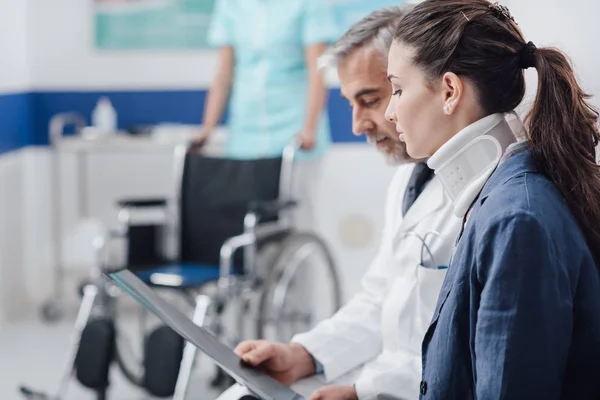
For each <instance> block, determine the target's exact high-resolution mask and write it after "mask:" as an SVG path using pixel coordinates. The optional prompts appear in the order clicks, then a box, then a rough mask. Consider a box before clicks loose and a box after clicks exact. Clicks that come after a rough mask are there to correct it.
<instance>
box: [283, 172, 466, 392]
mask: <svg viewBox="0 0 600 400" xmlns="http://www.w3.org/2000/svg"><path fill="white" fill-rule="evenodd" d="M413 169H414V164H407V165H404V166H400V167H398V172H397V173H396V174H395V176H394V178H393V179H392V182H391V183H390V186H389V188H388V194H387V200H386V205H385V222H384V232H383V237H382V243H381V247H380V249H379V252H378V254H377V256H376V257H375V259H374V260H373V262H372V264H371V266H370V267H369V270H368V272H367V273H366V275H365V276H364V277H363V280H362V290H361V291H360V292H359V293H358V294H357V295H355V296H354V297H353V298H352V299H351V300H350V301H349V302H348V303H347V304H346V305H345V306H344V307H343V308H342V309H340V310H339V311H338V312H337V313H336V314H335V315H334V316H333V317H331V318H329V319H327V320H325V321H323V322H321V323H320V324H318V325H317V326H316V327H315V328H314V329H312V330H310V331H309V332H306V333H303V334H300V335H297V336H295V337H294V338H293V339H292V341H293V342H296V343H299V344H301V345H303V346H304V347H305V348H306V349H307V350H308V351H309V352H310V353H311V354H312V355H313V357H315V358H316V359H317V360H318V361H319V362H320V363H321V364H322V365H323V367H324V374H325V380H326V381H327V382H329V383H334V384H335V383H336V381H344V379H343V378H344V376H346V377H347V376H348V374H353V375H357V376H358V377H357V379H356V381H355V384H356V390H357V393H358V398H359V399H360V400H367V399H383V398H386V399H389V398H390V397H391V398H394V399H416V398H418V397H419V383H420V381H421V344H422V341H423V337H424V335H425V332H426V330H427V327H428V326H429V323H430V321H431V317H432V314H433V311H434V308H435V305H436V301H437V297H438V293H439V291H440V288H441V285H442V282H443V280H444V276H445V269H437V267H438V266H447V265H448V264H449V261H450V257H451V255H452V251H453V248H454V244H455V241H456V237H457V236H458V233H459V230H460V226H461V222H462V221H461V220H460V219H459V218H457V217H455V216H454V215H453V205H452V203H451V201H450V199H449V197H448V196H447V195H446V194H445V192H444V189H443V187H442V185H441V183H440V181H439V180H438V179H437V178H436V177H435V176H434V177H433V178H432V180H431V181H430V182H429V183H428V184H427V186H426V187H425V189H424V190H423V192H422V193H421V195H420V196H419V197H418V198H417V200H416V202H415V203H414V204H413V205H412V207H411V208H410V209H409V210H408V212H407V213H406V215H405V216H404V217H403V216H402V201H403V197H404V191H405V189H406V186H407V183H408V180H409V178H410V175H411V173H412V170H413ZM429 232H438V233H439V237H436V236H435V235H432V234H430V235H428V237H427V238H426V243H427V245H428V246H429V249H430V250H431V253H432V254H433V258H434V259H433V260H432V259H431V256H429V254H428V253H427V251H426V250H425V249H423V246H422V242H421V240H420V239H419V238H417V237H416V236H415V235H414V234H415V233H416V234H418V235H419V236H421V237H424V235H426V234H428V233H429ZM422 251H423V253H424V254H423V260H424V262H423V264H424V266H421V265H420V263H421V252H422ZM345 381H347V379H346V380H345Z"/></svg>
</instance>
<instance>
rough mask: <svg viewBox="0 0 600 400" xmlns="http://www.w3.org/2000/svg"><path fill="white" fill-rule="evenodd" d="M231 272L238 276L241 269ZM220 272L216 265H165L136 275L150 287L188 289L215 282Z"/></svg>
mask: <svg viewBox="0 0 600 400" xmlns="http://www.w3.org/2000/svg"><path fill="white" fill-rule="evenodd" d="M233 271H234V274H235V272H236V271H237V272H238V274H239V271H241V269H240V268H235V267H234V269H233ZM220 272H221V271H220V267H219V266H218V265H205V264H166V265H161V266H158V267H156V268H151V269H147V270H144V271H138V272H137V273H136V275H137V276H138V277H139V278H140V279H141V280H143V281H144V282H145V283H147V284H149V285H152V286H162V287H175V288H182V289H190V288H198V287H201V286H204V285H205V284H207V283H211V282H215V281H217V280H218V279H219V277H220ZM238 274H235V275H238Z"/></svg>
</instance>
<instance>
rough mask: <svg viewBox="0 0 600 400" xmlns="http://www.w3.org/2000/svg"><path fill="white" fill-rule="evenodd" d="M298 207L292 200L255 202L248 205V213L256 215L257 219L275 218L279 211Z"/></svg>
mask: <svg viewBox="0 0 600 400" xmlns="http://www.w3.org/2000/svg"><path fill="white" fill-rule="evenodd" d="M296 206H298V202H297V201H296V200H293V199H287V200H283V199H276V200H270V201H255V202H252V203H250V205H249V207H248V211H249V212H252V213H254V214H256V216H257V217H258V218H259V219H262V218H273V217H277V216H278V215H279V213H280V212H281V211H284V210H288V209H290V208H294V207H296Z"/></svg>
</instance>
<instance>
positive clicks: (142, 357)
mask: <svg viewBox="0 0 600 400" xmlns="http://www.w3.org/2000/svg"><path fill="white" fill-rule="evenodd" d="M163 292H164V293H161V294H162V295H163V296H164V297H167V298H168V300H169V302H171V303H172V304H174V305H175V306H177V308H179V309H181V310H182V311H184V312H186V313H190V314H191V311H190V309H192V308H191V307H192V305H191V304H190V301H192V300H191V296H190V295H188V294H187V293H185V292H182V291H175V290H165V291H163ZM122 300H125V301H123V303H131V302H130V301H129V299H128V298H125V299H122ZM123 305H124V304H121V306H123ZM128 306H129V307H133V308H134V309H130V310H127V314H126V315H127V317H125V315H120V316H119V315H117V316H116V317H115V320H116V323H117V329H116V331H117V332H116V340H115V342H116V343H115V362H116V364H117V366H118V367H119V369H120V370H121V373H122V374H123V376H124V377H125V378H126V379H127V380H128V381H129V382H130V383H131V384H133V385H135V386H137V387H139V388H142V389H145V390H148V388H147V387H146V386H147V382H146V381H147V374H148V373H149V372H150V371H148V365H147V361H148V356H149V354H148V351H147V347H148V346H150V347H156V346H155V344H156V345H158V347H163V346H161V343H162V344H165V343H163V342H164V338H163V337H160V335H158V333H159V332H161V331H163V330H164V324H163V323H161V322H160V321H159V320H158V318H156V317H154V316H153V315H151V314H150V313H148V311H147V310H146V309H145V308H144V307H142V306H140V305H138V304H132V305H128ZM119 308H121V307H119ZM121 313H123V314H124V312H123V311H121ZM131 313H133V314H134V315H131ZM163 336H164V335H163ZM171 336H173V337H174V339H175V340H177V339H178V338H179V336H178V335H171ZM148 340H151V341H152V343H148ZM158 350H160V349H158ZM155 358H156V357H153V360H154V359H155ZM180 358H181V357H180V356H179V361H180ZM153 360H152V361H151V364H152V365H154V364H155V363H154V361H153ZM175 364H177V365H176V367H177V370H178V368H179V364H178V362H176V363H175Z"/></svg>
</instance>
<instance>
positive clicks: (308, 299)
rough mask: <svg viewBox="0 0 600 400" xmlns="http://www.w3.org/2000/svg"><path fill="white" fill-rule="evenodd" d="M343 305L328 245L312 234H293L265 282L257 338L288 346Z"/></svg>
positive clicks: (260, 304)
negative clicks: (295, 336) (284, 343)
mask: <svg viewBox="0 0 600 400" xmlns="http://www.w3.org/2000/svg"><path fill="white" fill-rule="evenodd" d="M313 300H315V301H313ZM317 301H318V304H317ZM341 303H342V291H341V285H340V280H339V276H338V271H337V268H336V266H335V263H334V260H333V257H332V255H331V253H330V251H329V249H328V248H327V246H326V244H325V243H324V242H323V240H322V239H321V238H320V237H318V236H317V235H315V234H312V233H308V232H294V233H291V234H290V235H289V236H287V237H286V238H285V239H284V240H283V241H282V242H281V246H280V248H279V252H278V254H277V256H276V257H275V259H274V262H273V264H272V268H271V269H270V272H269V274H268V276H267V279H266V281H265V285H264V287H263V290H262V294H261V296H260V299H259V305H258V310H257V311H258V321H257V324H256V329H257V331H256V337H257V338H263V339H268V340H276V341H282V342H287V341H289V340H290V339H291V338H292V337H293V336H294V335H295V334H297V333H301V332H305V331H306V330H309V329H311V328H312V327H313V326H314V325H315V324H316V323H317V322H319V321H320V320H322V319H325V318H328V317H329V316H331V315H332V314H334V313H335V312H336V311H337V310H338V309H339V308H340V307H341V306H342V304H341Z"/></svg>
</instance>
